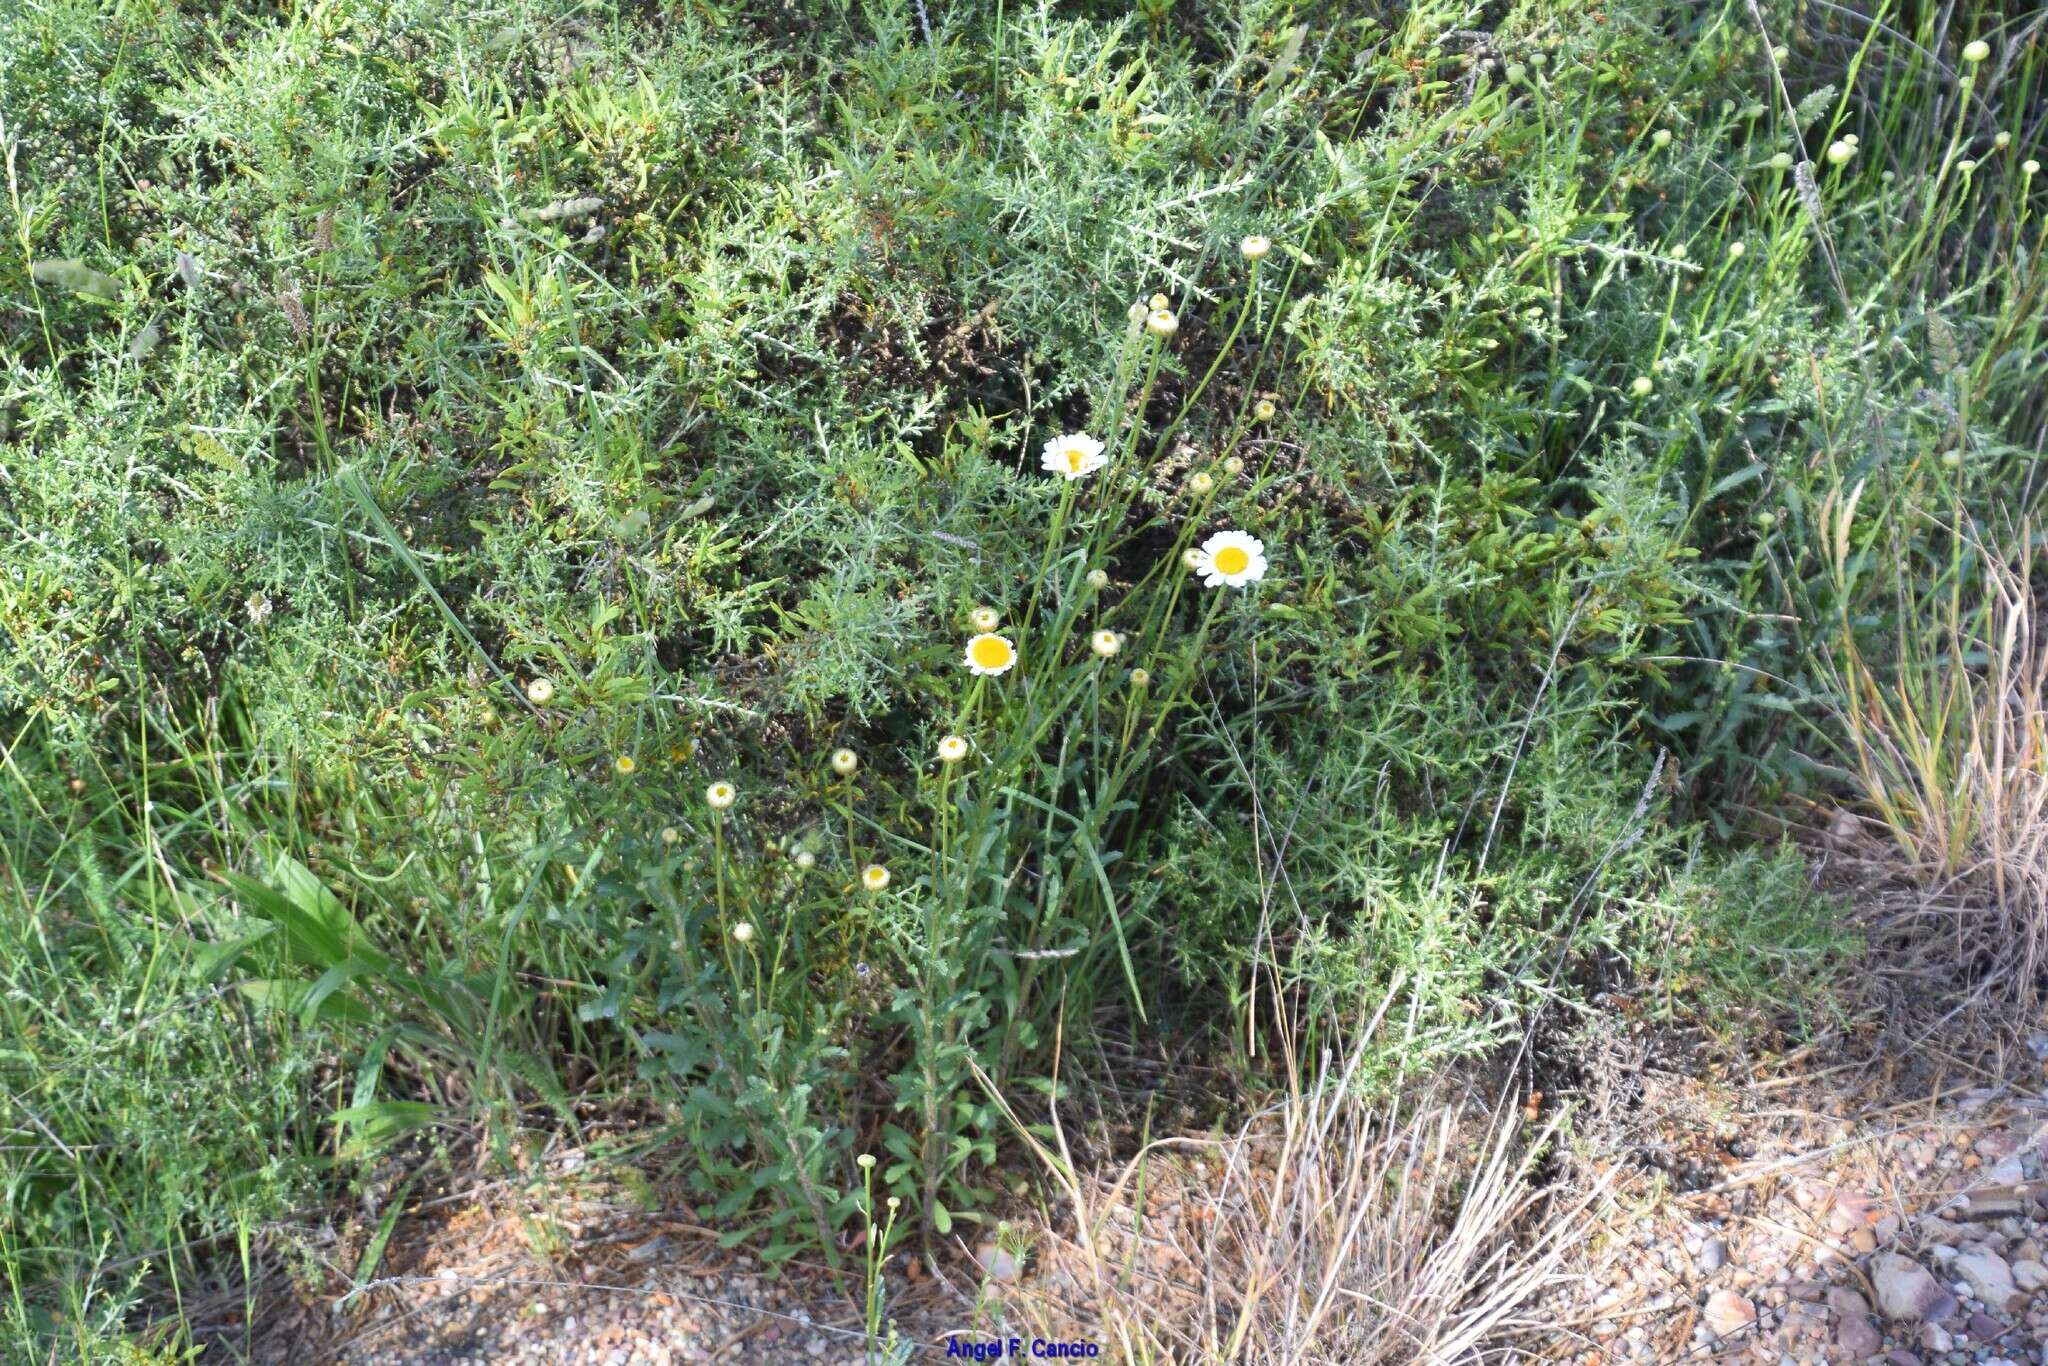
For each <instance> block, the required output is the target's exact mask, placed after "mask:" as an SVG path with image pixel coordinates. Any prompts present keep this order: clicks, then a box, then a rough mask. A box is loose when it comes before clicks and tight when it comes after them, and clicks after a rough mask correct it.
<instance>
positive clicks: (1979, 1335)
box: [1970, 1314, 2005, 1342]
mask: <svg viewBox="0 0 2048 1366" xmlns="http://www.w3.org/2000/svg"><path fill="white" fill-rule="evenodd" d="M1970 1336H1971V1337H1972V1338H1973V1339H1975V1340H1976V1341H1978V1342H1996V1341H1998V1340H1999V1339H2000V1338H2002V1337H2004V1336H2005V1325H2004V1324H2002V1323H2000V1322H1999V1321H1998V1320H1997V1319H1994V1318H1992V1317H1991V1316H1990V1315H1989V1314H1972V1315H1970Z"/></svg>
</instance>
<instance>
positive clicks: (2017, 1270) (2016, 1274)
mask: <svg viewBox="0 0 2048 1366" xmlns="http://www.w3.org/2000/svg"><path fill="white" fill-rule="evenodd" d="M2012 1279H2013V1284H2014V1285H2017V1286H2018V1287H2019V1288H2020V1289H2022V1290H2040V1289H2042V1288H2044V1287H2048V1266H2043V1265H2042V1264H2041V1263H2040V1262H2035V1261H2017V1262H2014V1263H2013V1264H2012Z"/></svg>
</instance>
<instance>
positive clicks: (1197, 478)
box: [1188, 470, 1216, 493]
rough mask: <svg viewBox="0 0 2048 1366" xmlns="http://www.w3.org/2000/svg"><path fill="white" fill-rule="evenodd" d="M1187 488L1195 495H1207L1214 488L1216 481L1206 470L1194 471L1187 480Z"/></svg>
mask: <svg viewBox="0 0 2048 1366" xmlns="http://www.w3.org/2000/svg"><path fill="white" fill-rule="evenodd" d="M1188 487H1189V488H1191V489H1193V490H1194V491H1195V492H1196V493H1207V492H1208V491H1209V490H1210V489H1213V488H1215V487H1216V479H1215V477H1214V476H1213V475H1211V474H1210V473H1209V472H1208V471H1207V470H1196V471H1195V472H1194V474H1193V475H1192V476H1191V477H1190V478H1189V479H1188Z"/></svg>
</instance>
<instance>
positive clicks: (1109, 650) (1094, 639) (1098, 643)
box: [1088, 631, 1124, 659]
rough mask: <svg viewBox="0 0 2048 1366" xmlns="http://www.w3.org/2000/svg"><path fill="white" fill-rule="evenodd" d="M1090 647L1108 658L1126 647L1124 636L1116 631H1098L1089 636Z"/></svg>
mask: <svg viewBox="0 0 2048 1366" xmlns="http://www.w3.org/2000/svg"><path fill="white" fill-rule="evenodd" d="M1088 648H1089V649H1091V650H1093V651H1095V653H1096V654H1098V655H1101V656H1102V657H1103V658H1104V659H1108V658H1110V657H1111V656H1112V655H1114V654H1115V653H1116V652H1117V651H1118V650H1121V649H1123V648H1124V638H1123V637H1122V636H1120V635H1118V634H1117V633H1116V632H1114V631H1097V632H1096V633H1095V634H1094V635H1092V636H1090V637H1088Z"/></svg>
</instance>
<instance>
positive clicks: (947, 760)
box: [939, 735, 967, 764]
mask: <svg viewBox="0 0 2048 1366" xmlns="http://www.w3.org/2000/svg"><path fill="white" fill-rule="evenodd" d="M966 757H967V740H966V737H964V736H960V735H941V736H940V737H939V762H940V763H942V764H957V763H959V762H960V761H961V760H962V759H965V758H966Z"/></svg>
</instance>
